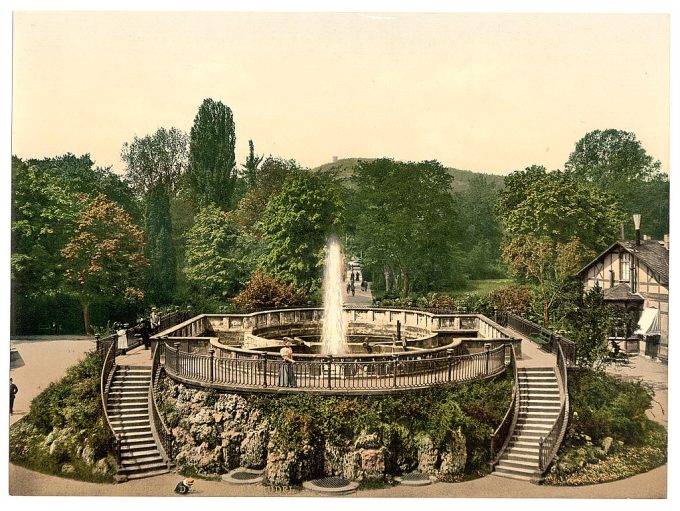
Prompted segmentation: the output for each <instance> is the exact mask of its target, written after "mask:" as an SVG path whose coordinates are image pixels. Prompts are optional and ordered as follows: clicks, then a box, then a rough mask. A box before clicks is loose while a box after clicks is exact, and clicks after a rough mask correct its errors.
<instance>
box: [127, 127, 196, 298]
mask: <svg viewBox="0 0 680 511" xmlns="http://www.w3.org/2000/svg"><path fill="white" fill-rule="evenodd" d="M187 144H188V138H187V135H186V134H185V133H184V132H182V131H181V130H179V129H177V128H170V129H169V130H166V129H165V128H159V129H158V130H157V131H156V132H155V133H153V134H152V135H146V136H144V137H142V138H139V137H135V138H134V139H133V141H132V142H131V143H129V144H128V143H125V144H124V145H123V150H122V154H121V158H122V159H123V161H124V162H125V163H126V164H127V175H126V178H127V180H128V182H129V183H130V184H131V185H132V187H133V188H134V190H135V191H136V192H137V194H138V195H139V196H140V197H142V199H143V202H144V205H145V209H144V226H145V231H146V236H147V240H148V243H147V245H146V247H147V252H146V256H147V257H148V258H149V260H150V262H151V265H150V269H149V277H148V285H147V289H148V291H149V292H148V296H149V298H150V299H151V300H152V301H154V302H156V303H169V302H171V301H172V299H173V295H174V293H175V286H176V282H177V269H176V266H177V260H176V256H175V245H174V241H173V234H174V233H173V225H172V216H171V212H170V201H171V199H174V198H175V197H176V195H177V194H178V192H179V189H180V183H181V179H182V176H183V175H184V173H185V171H186V167H187V161H188V160H187V158H188V145H187ZM185 214H186V213H185Z"/></svg>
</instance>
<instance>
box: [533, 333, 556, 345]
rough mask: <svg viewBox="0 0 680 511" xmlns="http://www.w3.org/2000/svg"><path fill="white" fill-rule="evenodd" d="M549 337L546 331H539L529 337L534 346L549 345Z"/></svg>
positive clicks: (549, 334)
mask: <svg viewBox="0 0 680 511" xmlns="http://www.w3.org/2000/svg"><path fill="white" fill-rule="evenodd" d="M550 337H551V333H550V332H548V331H547V330H541V331H540V332H538V333H537V334H534V335H532V336H531V337H529V339H531V341H532V342H535V343H536V344H540V345H544V344H550Z"/></svg>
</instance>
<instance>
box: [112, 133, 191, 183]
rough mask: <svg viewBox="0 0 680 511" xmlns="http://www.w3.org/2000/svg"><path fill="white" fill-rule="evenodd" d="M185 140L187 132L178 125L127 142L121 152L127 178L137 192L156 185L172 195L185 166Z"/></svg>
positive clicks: (186, 153) (186, 149) (186, 158)
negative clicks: (177, 126) (178, 127)
mask: <svg viewBox="0 0 680 511" xmlns="http://www.w3.org/2000/svg"><path fill="white" fill-rule="evenodd" d="M187 144H188V138H187V135H186V133H184V132H183V131H182V130H179V129H177V128H170V129H169V130H167V129H165V128H159V129H158V130H156V132H155V133H154V134H152V135H146V136H144V137H142V138H139V137H135V138H134V139H133V140H132V142H130V143H127V142H126V143H125V144H123V150H122V152H121V159H122V160H123V161H124V162H125V164H126V165H127V175H126V179H127V180H128V181H129V182H130V184H131V185H132V187H133V189H134V190H135V191H136V192H137V193H138V194H139V195H140V196H145V195H146V194H147V193H150V192H151V191H152V190H153V189H155V188H158V187H159V186H160V187H162V188H163V189H164V190H166V191H167V192H168V194H170V195H174V194H175V193H176V192H177V190H178V187H179V183H180V179H181V177H182V175H183V174H184V172H185V171H186V168H187V163H188V145H187Z"/></svg>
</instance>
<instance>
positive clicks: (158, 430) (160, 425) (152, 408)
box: [149, 343, 174, 463]
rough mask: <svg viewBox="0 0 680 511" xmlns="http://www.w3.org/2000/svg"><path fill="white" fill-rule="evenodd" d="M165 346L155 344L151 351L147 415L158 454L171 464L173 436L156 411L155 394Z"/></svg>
mask: <svg viewBox="0 0 680 511" xmlns="http://www.w3.org/2000/svg"><path fill="white" fill-rule="evenodd" d="M164 346H165V344H164V343H156V345H155V346H154V351H153V362H152V364H151V385H149V415H150V417H151V431H152V433H153V435H154V438H156V439H157V444H159V445H160V449H159V450H160V452H161V456H163V459H164V460H165V461H166V463H172V459H173V456H174V451H173V435H172V431H171V430H170V428H169V427H168V425H167V424H166V423H165V420H164V419H163V416H162V414H161V413H160V412H159V410H158V401H157V393H156V385H157V383H158V376H159V375H160V371H162V370H163V366H162V365H161V363H160V362H161V350H162V349H163V347H164Z"/></svg>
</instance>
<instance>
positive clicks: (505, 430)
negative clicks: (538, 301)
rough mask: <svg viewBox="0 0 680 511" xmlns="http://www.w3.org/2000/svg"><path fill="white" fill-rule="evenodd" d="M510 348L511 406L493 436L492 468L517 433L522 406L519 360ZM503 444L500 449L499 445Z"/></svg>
mask: <svg viewBox="0 0 680 511" xmlns="http://www.w3.org/2000/svg"><path fill="white" fill-rule="evenodd" d="M506 346H508V347H509V348H510V366H511V367H512V372H513V379H512V398H511V400H510V406H509V408H508V410H507V411H506V412H505V416H504V417H503V420H502V421H501V423H500V424H499V425H498V427H497V428H496V430H495V431H494V432H493V435H492V436H491V467H492V469H493V467H494V466H495V465H496V464H497V463H498V460H500V457H501V455H502V454H503V452H504V451H505V449H506V448H507V446H508V444H509V443H510V439H511V438H512V434H513V432H514V431H515V426H516V425H517V419H518V417H519V405H520V402H519V401H520V395H519V375H518V372H517V359H516V356H515V347H514V346H513V345H512V344H508V345H506ZM499 444H502V445H501V447H500V448H498V445H499Z"/></svg>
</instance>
